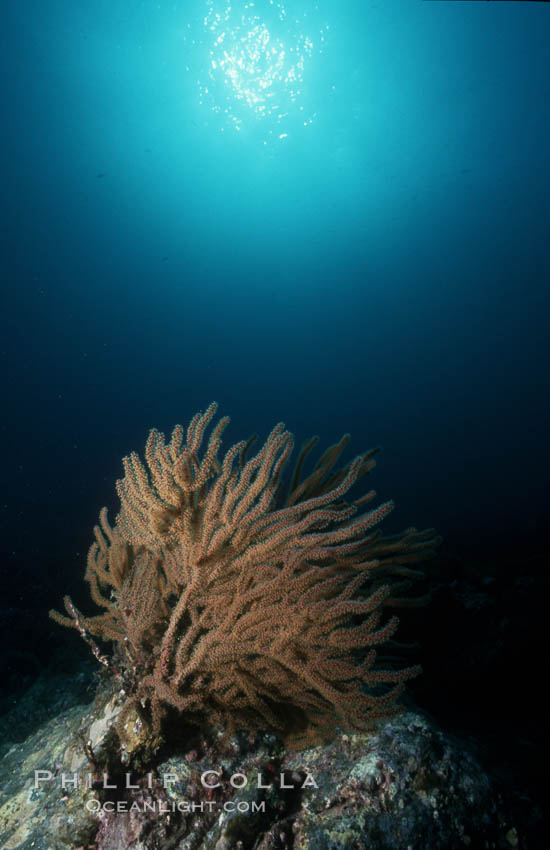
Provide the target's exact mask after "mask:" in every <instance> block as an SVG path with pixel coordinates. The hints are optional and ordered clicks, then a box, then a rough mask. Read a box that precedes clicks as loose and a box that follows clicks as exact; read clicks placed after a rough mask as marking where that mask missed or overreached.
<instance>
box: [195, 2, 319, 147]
mask: <svg viewBox="0 0 550 850" xmlns="http://www.w3.org/2000/svg"><path fill="white" fill-rule="evenodd" d="M317 14H318V9H317V7H316V6H314V5H312V6H311V7H310V10H309V11H308V12H300V13H296V11H293V12H291V11H290V10H289V9H287V8H286V7H285V5H284V3H283V2H282V0H281V2H280V0H255V1H254V2H243V0H207V3H206V13H205V15H204V19H203V22H202V23H203V37H202V39H201V42H202V45H201V46H202V49H203V50H204V49H205V50H206V53H205V54H203V56H202V67H201V70H200V74H199V78H198V80H197V83H198V86H199V92H200V101H201V104H203V105H205V106H208V107H210V108H211V109H212V110H213V111H214V112H215V113H217V114H219V115H220V116H221V117H222V119H225V120H223V123H222V129H227V128H229V127H233V128H234V129H235V130H236V131H240V130H242V129H245V128H247V129H249V128H250V127H252V126H253V125H257V124H258V123H259V124H261V125H262V132H263V133H264V135H265V136H266V137H272V138H277V139H283V138H286V137H287V136H288V135H289V133H291V132H295V131H296V130H297V128H298V127H305V126H307V125H308V124H311V122H312V121H313V119H314V117H315V111H314V109H313V108H312V107H311V98H310V97H307V98H306V97H305V92H304V90H305V87H306V83H308V82H309V80H308V79H307V75H308V70H309V67H310V66H311V59H312V57H313V55H314V54H315V53H321V52H322V50H323V46H324V42H325V38H326V31H327V29H328V27H327V26H323V27H319V26H318V25H316V24H315V17H316V16H317Z"/></svg>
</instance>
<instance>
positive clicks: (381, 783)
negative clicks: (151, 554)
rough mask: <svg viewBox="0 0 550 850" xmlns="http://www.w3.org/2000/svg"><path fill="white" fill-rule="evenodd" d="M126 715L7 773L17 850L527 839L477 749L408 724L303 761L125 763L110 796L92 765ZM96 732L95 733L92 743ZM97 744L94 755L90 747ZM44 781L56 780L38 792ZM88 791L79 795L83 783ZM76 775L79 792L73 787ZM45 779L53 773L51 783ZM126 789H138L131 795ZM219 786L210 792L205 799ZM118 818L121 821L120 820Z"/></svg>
mask: <svg viewBox="0 0 550 850" xmlns="http://www.w3.org/2000/svg"><path fill="white" fill-rule="evenodd" d="M115 715H116V705H114V704H113V702H112V701H111V702H108V703H105V704H104V705H103V708H102V709H101V711H98V705H97V704H96V706H95V707H92V708H90V707H89V706H86V707H81V706H80V707H73V708H71V709H69V710H68V711H66V712H65V713H63V714H60V715H59V716H57V717H56V718H54V719H53V720H50V721H49V722H48V723H46V724H45V725H44V726H43V727H42V728H41V729H39V730H38V731H37V732H35V733H34V734H33V735H31V736H30V737H29V738H28V739H27V740H26V741H24V742H23V743H21V744H16V745H14V746H12V747H11V749H10V750H9V751H8V752H7V753H6V754H5V756H4V758H3V761H2V773H3V776H5V777H8V778H7V781H5V783H4V786H3V788H2V794H1V798H0V847H2V848H5V850H31V848H32V850H70V848H73V850H76V848H82V850H87V849H88V848H93V850H122V848H132V850H231V848H235V850H238V848H242V850H247V848H256V850H285V848H288V850H291V848H292V849H293V850H352V848H365V849H366V848H369V850H393V848H395V850H408V848H411V850H416V848H418V850H427V848H429V850H439V848H441V850H453V848H477V847H483V848H490V847H494V848H514V847H516V846H519V839H518V836H517V833H516V831H515V828H514V824H513V823H512V822H510V821H509V819H508V817H507V814H506V812H505V811H504V810H503V808H502V803H501V802H500V800H499V798H498V796H496V795H495V793H494V791H493V789H492V787H491V783H490V781H489V779H488V777H487V776H486V775H485V774H484V773H483V772H482V771H481V770H480V767H479V765H478V764H477V762H476V760H475V758H474V756H473V755H472V754H471V753H470V752H469V750H468V748H467V747H466V746H465V744H464V742H460V741H458V740H452V739H451V738H450V737H449V736H447V735H445V734H444V733H443V732H441V731H440V730H438V729H437V728H436V727H435V726H434V725H433V724H432V723H431V722H430V721H428V720H427V719H426V718H424V717H423V716H421V715H419V714H415V713H412V712H408V713H406V714H402V715H400V716H398V717H396V718H392V719H390V720H387V721H386V722H385V723H383V724H381V725H380V727H379V728H378V730H377V731H376V732H375V733H373V734H371V735H364V734H348V735H346V734H341V733H339V734H337V736H336V737H335V739H334V741H333V742H332V743H331V744H329V745H326V746H319V747H315V748H311V749H308V750H304V751H302V752H294V751H289V750H285V749H284V748H283V747H282V746H281V744H280V742H278V740H277V739H276V738H275V737H273V736H270V735H267V734H266V735H256V736H255V737H247V736H240V737H238V738H237V737H234V738H233V739H232V741H231V745H230V748H229V752H227V751H226V752H224V754H223V755H222V754H221V751H220V750H219V749H218V750H217V749H216V745H215V743H212V742H211V741H210V742H209V743H206V741H205V740H204V739H199V738H198V739H197V740H196V741H191V742H190V743H189V748H188V749H183V750H182V751H181V752H180V753H179V754H177V755H173V756H171V757H170V758H165V759H164V760H162V761H160V762H159V763H158V764H156V765H155V768H154V769H153V768H151V772H150V773H149V774H145V775H143V774H139V773H138V772H133V773H132V772H130V773H129V775H128V777H127V776H126V774H127V772H128V768H126V767H124V766H122V764H120V765H119V769H118V770H117V771H115V774H114V775H111V774H110V775H109V777H108V784H110V785H114V786H116V787H115V788H109V789H104V788H103V787H102V785H103V781H102V777H101V776H99V775H98V773H97V771H96V770H95V768H94V765H93V764H92V763H91V762H90V752H92V754H93V755H94V758H97V757H98V755H97V754H98V753H100V752H101V749H102V747H104V746H105V742H106V741H108V737H109V735H110V734H111V732H110V730H111V728H112V721H113V717H114V716H115ZM90 730H91V734H90ZM89 740H93V749H92V750H91V751H89V750H88V751H86V743H87V742H88V741H89ZM35 770H45V771H50V772H51V773H52V778H51V780H49V781H43V782H41V783H40V784H39V787H37V788H35V787H34V785H35V774H34V771H35ZM75 772H76V773H77V778H78V780H79V781H78V784H77V787H76V788H74V787H72V785H71V784H70V781H69V780H71V779H72V778H73V775H74V773H75ZM63 774H64V775H65V779H66V783H65V784H66V787H65V788H64V787H63V785H62V775H63ZM41 776H45V774H41ZM126 785H130V786H133V787H129V788H127V787H126ZM205 786H206V787H205ZM117 810H118V811H117Z"/></svg>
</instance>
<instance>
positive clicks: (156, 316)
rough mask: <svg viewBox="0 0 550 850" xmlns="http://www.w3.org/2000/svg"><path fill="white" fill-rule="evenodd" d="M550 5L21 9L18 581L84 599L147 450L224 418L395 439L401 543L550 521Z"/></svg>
mask: <svg viewBox="0 0 550 850" xmlns="http://www.w3.org/2000/svg"><path fill="white" fill-rule="evenodd" d="M549 11H550V10H549V9H548V8H547V6H546V4H543V3H532V4H531V3H519V2H507V3H504V2H503V3H498V2H493V3H482V2H420V0H418V2H414V1H413V2H411V0H384V2H381V0H380V2H366V3H365V2H349V3H346V2H344V3H342V2H336V0H328V2H319V3H318V4H313V3H307V2H305V0H299V2H296V3H294V2H293V0H288V3H286V5H283V4H281V3H279V4H269V3H267V2H256V4H255V5H254V6H253V7H252V6H251V4H248V6H247V5H246V4H245V3H243V2H242V1H241V0H235V3H233V6H232V7H231V10H229V9H228V5H227V3H226V2H221V0H212V2H207V0H193V2H191V3H184V2H181V0H178V2H168V3H164V2H161V3H157V2H149V0H146V1H145V2H142V3H137V2H129V0H109V2H107V0H93V2H92V0H79V2H78V3H75V2H72V0H71V2H69V0H40V2H30V1H29V0H27V2H19V3H17V4H16V3H12V4H10V5H9V7H8V8H6V9H5V10H4V12H3V24H2V41H3V45H2V62H3V64H4V72H3V75H2V88H3V93H2V94H3V105H2V116H3V119H2V143H3V156H2V170H3V175H2V201H3V211H4V223H3V228H2V229H3V237H4V239H3V241H4V249H3V266H4V272H3V281H4V284H3V287H2V289H3V295H2V298H3V302H4V308H3V330H2V342H1V356H2V365H3V370H4V383H3V401H4V404H3V414H2V441H3V462H2V466H3V469H2V473H3V476H2V477H3V501H2V520H3V526H2V547H3V553H4V557H3V562H4V565H5V568H6V575H7V576H8V582H11V581H12V579H11V578H9V577H10V576H13V575H14V567H16V568H17V570H22V569H24V570H26V571H27V572H26V573H25V575H28V576H31V578H30V579H29V581H30V582H31V584H32V581H33V580H37V579H36V576H38V575H39V572H40V569H45V567H41V566H40V564H43V563H44V562H50V561H52V562H53V561H55V564H53V563H52V565H51V566H49V567H48V569H49V570H50V573H49V574H50V575H52V576H54V575H57V574H58V572H59V570H69V572H70V575H71V576H73V579H72V580H73V581H75V582H77V581H80V576H81V574H82V569H83V561H84V553H85V552H86V550H87V548H88V545H89V543H90V539H91V528H92V526H93V524H94V522H95V521H96V517H97V513H98V510H99V508H100V507H101V506H102V505H103V504H108V505H109V506H110V508H111V511H112V512H113V513H114V511H116V496H115V492H114V481H115V479H116V478H117V477H118V476H120V474H121V471H122V467H121V462H120V459H121V457H122V455H124V454H126V453H127V452H129V451H131V450H134V449H136V450H141V449H142V447H143V444H144V441H145V438H146V435H147V432H148V429H149V428H150V427H151V426H156V427H159V428H161V429H163V430H170V429H171V427H172V426H173V425H174V424H175V423H176V422H183V423H184V424H185V423H186V422H187V421H188V420H189V418H190V417H191V416H192V415H193V414H194V413H195V412H196V411H197V410H199V409H202V410H204V409H205V408H206V406H207V405H208V404H209V403H210V402H211V401H212V400H214V399H215V400H217V401H218V402H219V403H220V413H221V414H222V415H225V414H229V415H230V416H231V417H232V425H231V428H230V431H229V432H228V437H227V442H226V446H227V445H230V444H231V442H233V441H236V440H237V439H241V438H242V437H246V436H248V435H249V434H250V433H252V432H255V431H257V432H258V433H260V434H261V435H262V436H264V437H265V435H266V433H267V432H268V430H269V429H270V428H271V426H272V425H273V424H274V423H275V422H277V421H279V420H283V421H284V422H285V423H286V425H287V427H288V428H289V429H290V430H291V431H293V432H294V433H295V434H296V435H297V439H298V440H299V441H301V440H302V439H304V438H305V437H307V436H309V435H310V434H312V433H318V434H319V435H320V437H321V439H322V442H323V444H328V443H329V442H330V441H335V440H336V439H338V438H339V437H340V435H341V434H342V433H344V432H346V431H350V432H351V434H352V442H351V449H350V455H349V456H350V457H351V456H352V453H353V452H354V451H355V452H359V451H362V450H364V449H366V448H368V447H370V446H372V445H381V446H382V449H383V451H382V453H381V455H380V460H379V465H378V468H377V470H376V471H375V473H374V474H373V477H372V484H373V486H374V487H375V488H376V489H377V491H378V493H379V496H380V498H384V499H385V498H388V497H393V498H394V499H395V501H396V510H395V512H394V515H393V518H392V520H391V521H390V523H389V525H388V528H391V527H392V525H391V522H394V527H395V528H398V527H399V528H402V527H404V526H406V525H411V524H415V525H417V526H420V527H422V526H428V525H435V526H437V527H438V529H439V530H440V531H441V532H442V533H443V534H448V533H450V532H453V531H456V530H460V529H476V528H479V527H484V528H491V529H493V530H495V531H497V532H498V531H499V530H501V529H502V530H505V529H509V528H511V527H512V528H516V529H520V530H524V531H525V533H526V534H527V533H529V532H530V529H531V528H532V527H534V526H535V525H536V524H537V523H540V521H541V519H542V518H543V516H544V513H545V511H546V510H547V481H546V479H547V471H548V466H547V464H548V445H547V433H548V426H549V403H548V367H549V359H550V358H549V353H548V345H547V342H546V336H545V334H546V333H547V325H548V281H549V280H550V252H549V248H548V221H549V213H550V202H549V195H550V192H549V190H550V160H549V157H548V139H549V138H550V99H549V98H548V68H549V67H550V15H549ZM216 15H217V16H218V17H216ZM222 31H223V33H224V39H225V41H224V44H225V45H226V46H227V50H226V49H225V47H224V46H223V45H221V46H220V44H218V43H216V39H217V38H218V37H219V36H220V34H221V32H222ZM271 49H273V50H272V52H271V53H270V52H269V50H271ZM224 51H225V53H224ZM212 62H215V63H216V67H215V68H214V67H213V65H212ZM220 63H221V65H220ZM33 576H34V578H32V577H33ZM52 580H53V579H52ZM66 590H70V588H69V587H67V588H66ZM18 598H19V597H18ZM21 598H22V596H21ZM56 599H57V596H56ZM54 602H55V600H52V604H54Z"/></svg>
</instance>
